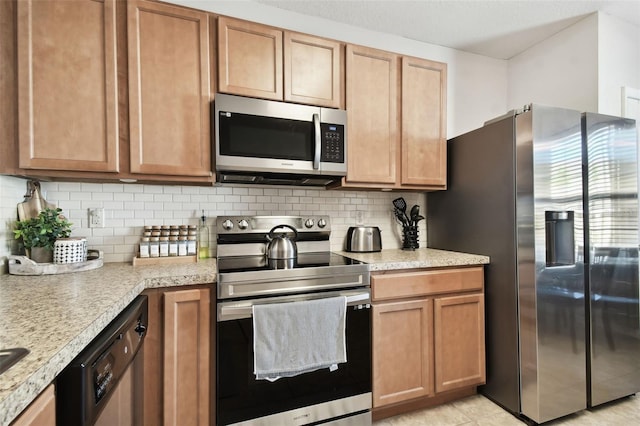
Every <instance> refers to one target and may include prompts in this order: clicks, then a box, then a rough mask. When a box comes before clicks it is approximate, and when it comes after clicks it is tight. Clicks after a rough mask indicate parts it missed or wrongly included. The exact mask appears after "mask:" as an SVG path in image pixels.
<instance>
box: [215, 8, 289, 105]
mask: <svg viewBox="0 0 640 426" xmlns="http://www.w3.org/2000/svg"><path fill="white" fill-rule="evenodd" d="M282 85H283V78H282V31H281V30H278V29H275V28H271V27H267V26H264V25H260V24H254V23H251V22H247V21H241V20H237V19H231V18H226V17H222V16H221V17H219V18H218V90H219V91H220V92H225V93H232V94H236V95H244V96H253V97H258V98H265V99H274V100H282V98H283V89H282Z"/></svg>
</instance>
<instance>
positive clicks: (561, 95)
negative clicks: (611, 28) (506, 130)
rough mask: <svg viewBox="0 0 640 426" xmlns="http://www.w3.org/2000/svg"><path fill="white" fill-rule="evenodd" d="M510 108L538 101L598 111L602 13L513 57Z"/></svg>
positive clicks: (510, 78) (510, 74)
mask: <svg viewBox="0 0 640 426" xmlns="http://www.w3.org/2000/svg"><path fill="white" fill-rule="evenodd" d="M507 99H508V100H507V105H508V109H513V108H521V107H522V106H523V105H525V104H529V103H538V104H544V105H552V106H557V107H564V108H571V109H577V110H580V111H593V112H597V108H598V15H597V14H592V15H589V16H588V17H586V18H585V19H583V20H581V21H579V22H578V23H576V24H574V25H572V26H571V27H569V28H566V29H564V30H563V31H560V32H559V33H557V34H555V35H553V36H552V37H549V38H548V39H546V40H543V41H542V42H540V43H538V44H536V45H535V46H533V47H531V48H529V49H527V50H526V51H524V52H522V53H520V54H519V55H516V56H514V57H513V58H511V59H510V60H509V76H508V98H507Z"/></svg>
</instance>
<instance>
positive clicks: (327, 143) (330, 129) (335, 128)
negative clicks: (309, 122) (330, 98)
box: [320, 123, 345, 163]
mask: <svg viewBox="0 0 640 426" xmlns="http://www.w3.org/2000/svg"><path fill="white" fill-rule="evenodd" d="M320 131H321V133H322V152H321V154H320V161H323V162H326V163H344V150H345V143H344V126H343V125H342V124H328V123H320Z"/></svg>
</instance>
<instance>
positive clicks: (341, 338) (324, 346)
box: [252, 296, 347, 381]
mask: <svg viewBox="0 0 640 426" xmlns="http://www.w3.org/2000/svg"><path fill="white" fill-rule="evenodd" d="M252 311H253V361H254V364H253V365H254V374H255V375H256V379H265V380H271V381H273V380H277V379H278V378H280V377H293V376H297V375H299V374H303V373H308V372H311V371H315V370H319V369H321V368H330V369H331V371H334V370H335V369H336V366H337V364H339V363H344V362H347V350H346V338H345V327H346V312H347V298H346V297H344V296H338V297H328V298H323V299H312V300H305V301H300V302H287V303H271V304H263V305H254V306H253V308H252Z"/></svg>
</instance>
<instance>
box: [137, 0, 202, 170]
mask: <svg viewBox="0 0 640 426" xmlns="http://www.w3.org/2000/svg"><path fill="white" fill-rule="evenodd" d="M127 36H128V45H129V46H128V47H129V51H128V58H129V120H130V121H129V126H130V155H131V172H132V173H145V174H159V175H178V176H210V175H211V148H210V146H211V140H210V137H209V134H210V129H209V127H210V126H209V123H210V118H209V117H210V114H209V111H210V105H209V104H210V102H209V99H210V89H209V20H208V16H207V14H206V13H205V12H199V11H195V10H191V9H185V8H179V7H173V6H168V5H165V4H160V3H156V2H149V1H143V0H140V1H131V2H130V3H129V5H128V16H127Z"/></svg>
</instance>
